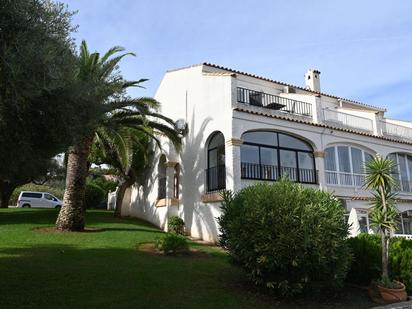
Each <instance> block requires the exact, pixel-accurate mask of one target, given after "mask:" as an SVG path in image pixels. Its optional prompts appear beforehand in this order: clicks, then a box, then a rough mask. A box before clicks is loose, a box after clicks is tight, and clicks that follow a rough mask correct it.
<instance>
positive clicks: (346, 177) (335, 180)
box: [325, 171, 365, 188]
mask: <svg viewBox="0 0 412 309" xmlns="http://www.w3.org/2000/svg"><path fill="white" fill-rule="evenodd" d="M325 176H326V184H328V185H332V186H342V187H354V188H361V187H362V186H363V184H364V181H365V175H364V174H353V173H343V172H332V171H326V172H325Z"/></svg>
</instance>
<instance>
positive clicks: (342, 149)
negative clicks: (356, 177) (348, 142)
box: [337, 146, 351, 173]
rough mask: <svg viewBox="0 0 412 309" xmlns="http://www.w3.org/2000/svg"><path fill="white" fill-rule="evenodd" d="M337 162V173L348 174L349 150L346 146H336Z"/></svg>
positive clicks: (349, 170)
mask: <svg viewBox="0 0 412 309" xmlns="http://www.w3.org/2000/svg"><path fill="white" fill-rule="evenodd" d="M337 148H338V160H339V171H340V172H345V173H350V172H351V169H350V160H349V148H348V147H347V146H338V147H337Z"/></svg>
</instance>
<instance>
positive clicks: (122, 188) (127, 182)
mask: <svg viewBox="0 0 412 309" xmlns="http://www.w3.org/2000/svg"><path fill="white" fill-rule="evenodd" d="M135 181H136V176H135V173H134V172H133V171H129V173H128V175H127V176H126V177H125V179H124V180H123V181H122V182H121V183H120V184H119V189H118V190H117V194H116V209H115V210H114V216H115V217H120V216H121V215H122V204H123V198H124V194H125V193H126V189H127V188H129V187H130V186H132V185H133V184H134V183H135Z"/></svg>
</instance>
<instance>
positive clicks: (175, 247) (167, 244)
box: [156, 233, 189, 254]
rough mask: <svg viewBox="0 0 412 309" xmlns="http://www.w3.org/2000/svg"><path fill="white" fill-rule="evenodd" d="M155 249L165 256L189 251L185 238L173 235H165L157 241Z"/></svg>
mask: <svg viewBox="0 0 412 309" xmlns="http://www.w3.org/2000/svg"><path fill="white" fill-rule="evenodd" d="M156 247H157V248H158V249H159V250H160V251H163V252H164V253H165V254H176V253H184V252H187V251H188V250H189V244H188V242H187V239H186V237H184V236H182V235H178V234H174V233H166V234H165V235H164V236H163V237H161V238H159V239H157V241H156Z"/></svg>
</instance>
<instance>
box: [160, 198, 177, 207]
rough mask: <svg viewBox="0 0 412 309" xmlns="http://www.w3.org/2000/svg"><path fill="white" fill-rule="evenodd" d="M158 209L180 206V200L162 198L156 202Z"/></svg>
mask: <svg viewBox="0 0 412 309" xmlns="http://www.w3.org/2000/svg"><path fill="white" fill-rule="evenodd" d="M155 206H156V207H166V206H179V199H177V198H162V199H160V200H157V201H156V205H155Z"/></svg>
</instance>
